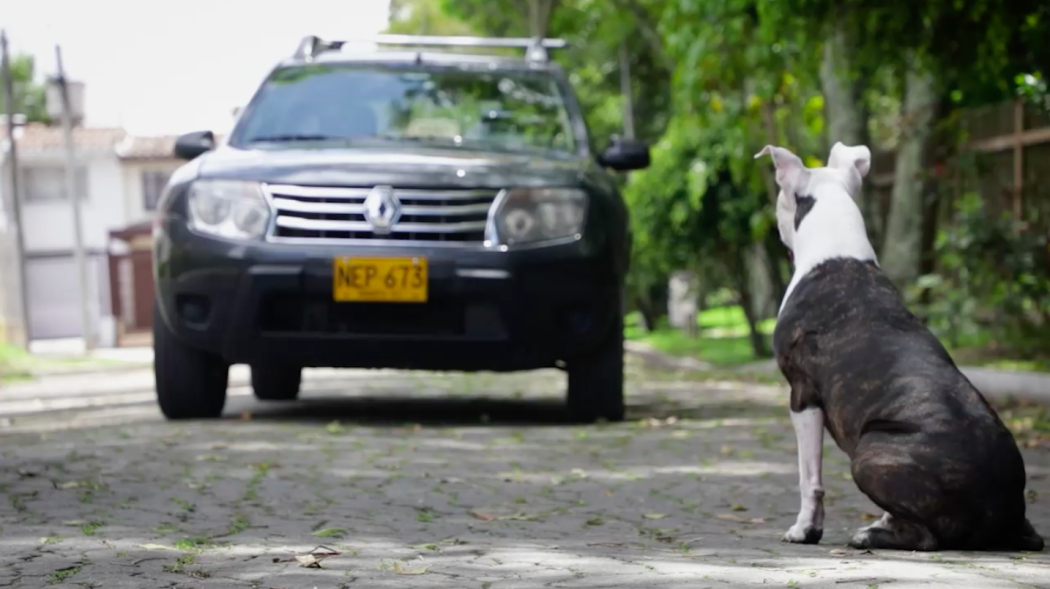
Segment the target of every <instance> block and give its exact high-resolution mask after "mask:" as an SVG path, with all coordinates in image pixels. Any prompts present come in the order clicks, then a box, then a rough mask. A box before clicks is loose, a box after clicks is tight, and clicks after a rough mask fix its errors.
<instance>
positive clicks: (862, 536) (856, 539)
mask: <svg viewBox="0 0 1050 589" xmlns="http://www.w3.org/2000/svg"><path fill="white" fill-rule="evenodd" d="M847 544H848V545H849V547H850V548H855V549H857V550H865V549H867V548H871V530H870V529H869V528H861V529H859V530H857V532H856V533H855V534H853V537H852V538H850V539H849V542H848V543H847Z"/></svg>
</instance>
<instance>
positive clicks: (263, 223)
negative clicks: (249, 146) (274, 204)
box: [189, 180, 270, 239]
mask: <svg viewBox="0 0 1050 589" xmlns="http://www.w3.org/2000/svg"><path fill="white" fill-rule="evenodd" d="M189 212H190V226H191V227H192V228H193V229H195V230H197V231H200V232H202V233H209V234H211V235H216V236H219V237H226V238H229V239H259V238H260V237H262V236H263V235H264V234H265V233H266V228H267V227H268V226H269V224H270V206H269V205H268V204H267V203H266V198H265V197H264V196H263V193H262V187H261V186H260V185H259V184H258V183H257V182H242V181H240V180H198V181H196V182H194V183H193V184H192V185H191V186H190V194H189Z"/></svg>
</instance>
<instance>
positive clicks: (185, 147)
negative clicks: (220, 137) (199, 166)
mask: <svg viewBox="0 0 1050 589" xmlns="http://www.w3.org/2000/svg"><path fill="white" fill-rule="evenodd" d="M212 149H215V134H214V133H212V132H211V131H195V132H193V133H186V134H184V135H179V138H178V139H176V140H175V157H177V158H179V159H183V160H192V159H194V158H196V157H197V156H199V155H201V154H202V153H207V152H209V151H211V150H212Z"/></svg>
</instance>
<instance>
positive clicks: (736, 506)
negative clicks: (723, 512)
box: [730, 505, 747, 511]
mask: <svg viewBox="0 0 1050 589" xmlns="http://www.w3.org/2000/svg"><path fill="white" fill-rule="evenodd" d="M730 509H732V510H733V511H747V508H746V507H744V506H743V505H734V506H732V507H730Z"/></svg>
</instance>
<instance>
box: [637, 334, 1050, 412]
mask: <svg viewBox="0 0 1050 589" xmlns="http://www.w3.org/2000/svg"><path fill="white" fill-rule="evenodd" d="M627 352H628V353H629V354H633V355H635V356H638V357H639V358H641V359H642V360H643V361H644V362H645V363H646V364H648V365H650V366H652V367H654V368H663V369H668V368H670V369H673V370H684V371H690V372H706V371H710V370H717V369H716V368H714V367H712V366H711V365H710V364H708V363H706V362H703V361H701V360H698V359H696V358H689V357H678V356H672V355H669V354H666V353H664V352H661V351H659V350H656V349H654V348H652V347H651V346H648V345H646V344H644V343H642V342H629V345H628V346H627ZM959 368H960V370H962V372H963V374H965V375H966V377H967V378H969V379H970V382H972V383H973V384H974V386H976V387H977V388H978V390H980V391H981V393H983V394H984V395H985V396H986V397H988V398H989V399H1006V398H1014V399H1018V400H1022V401H1031V402H1035V403H1044V404H1047V405H1050V374H1043V373H1039V372H1025V371H1020V370H998V369H994V368H982V367H977V366H960V367H959ZM720 372H722V373H725V374H739V375H748V376H761V377H768V378H770V379H774V380H778V381H782V377H781V376H780V369H779V368H777V365H776V361H774V360H760V361H758V362H752V363H750V364H744V365H742V366H736V367H733V368H724V369H721V370H720Z"/></svg>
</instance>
